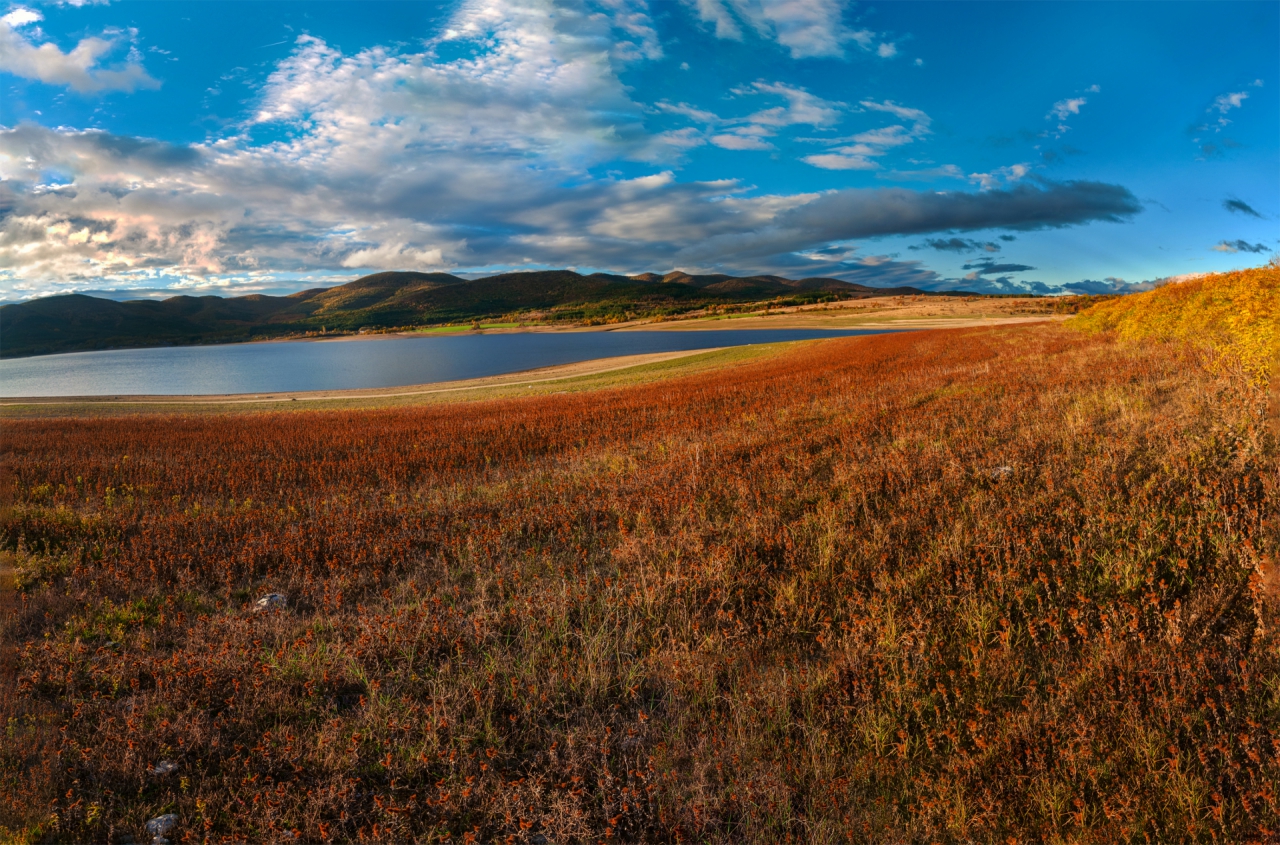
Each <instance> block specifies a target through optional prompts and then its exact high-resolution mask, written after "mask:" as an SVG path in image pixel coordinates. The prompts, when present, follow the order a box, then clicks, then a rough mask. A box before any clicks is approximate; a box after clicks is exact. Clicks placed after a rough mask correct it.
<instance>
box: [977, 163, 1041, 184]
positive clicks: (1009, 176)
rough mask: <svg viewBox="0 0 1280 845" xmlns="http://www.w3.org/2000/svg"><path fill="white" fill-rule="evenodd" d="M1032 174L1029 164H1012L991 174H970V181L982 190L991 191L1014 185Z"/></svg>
mask: <svg viewBox="0 0 1280 845" xmlns="http://www.w3.org/2000/svg"><path fill="white" fill-rule="evenodd" d="M1030 172H1031V165H1029V164H1011V165H1009V166H1008V167H998V168H996V169H995V170H992V171H991V172H990V173H970V174H969V181H970V182H973V183H975V184H976V185H978V187H979V188H980V189H981V190H984V191H990V190H994V189H995V188H998V187H1000V186H1001V185H1012V184H1013V183H1015V182H1017V181H1018V180H1020V179H1021V178H1022V177H1023V176H1026V175H1027V174H1028V173H1030Z"/></svg>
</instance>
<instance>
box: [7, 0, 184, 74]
mask: <svg viewBox="0 0 1280 845" xmlns="http://www.w3.org/2000/svg"><path fill="white" fill-rule="evenodd" d="M38 20H41V16H40V15H39V13H37V12H33V11H31V10H30V9H26V8H22V7H19V8H17V9H14V10H13V11H12V12H10V13H9V14H7V15H5V16H4V18H0V71H4V72H8V73H11V74H13V75H14V76H20V77H22V78H24V79H34V80H37V81H39V82H44V83H46V84H49V85H65V86H66V87H68V88H70V89H71V90H73V91H77V92H79V93H81V94H93V93H98V92H101V91H130V92H131V91H136V90H138V89H139V88H159V87H160V83H159V82H157V81H156V80H155V79H153V78H152V77H151V76H150V75H148V74H147V71H146V70H145V69H144V68H143V67H142V62H141V57H140V55H139V54H138V53H137V51H136V50H130V51H129V54H128V57H127V59H126V61H125V62H124V63H123V64H119V65H116V66H115V67H104V66H103V65H102V61H103V59H105V58H106V57H107V56H108V55H109V54H111V53H112V52H113V51H115V50H117V48H119V47H120V46H121V44H120V39H119V38H117V37H112V38H98V37H96V36H91V37H88V38H83V39H81V40H80V42H79V43H78V44H76V46H75V47H73V48H72V49H71V51H70V52H68V53H64V52H62V50H61V49H60V48H59V47H58V45H57V44H54V43H53V42H52V41H46V42H44V43H42V44H36V43H33V42H32V41H31V40H29V39H28V38H27V37H26V36H25V35H24V34H23V33H22V32H20V31H19V30H20V29H21V28H22V27H24V26H26V25H27V24H30V23H34V22H35V21H38Z"/></svg>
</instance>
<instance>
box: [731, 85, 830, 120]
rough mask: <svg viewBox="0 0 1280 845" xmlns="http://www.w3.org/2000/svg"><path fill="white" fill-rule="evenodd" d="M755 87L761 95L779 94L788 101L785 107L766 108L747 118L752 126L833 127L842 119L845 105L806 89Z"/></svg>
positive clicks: (778, 86) (786, 86)
mask: <svg viewBox="0 0 1280 845" xmlns="http://www.w3.org/2000/svg"><path fill="white" fill-rule="evenodd" d="M751 87H752V88H754V89H755V90H756V91H758V92H759V93H761V94H776V95H777V96H780V97H785V98H786V100H787V104H786V105H785V106H776V107H774V108H771V109H764V110H763V111H758V112H756V113H755V114H753V115H751V116H750V117H748V118H747V120H748V121H749V122H751V123H755V124H759V125H761V126H794V125H797V124H806V125H808V126H831V125H833V124H835V123H838V122H839V120H840V109H841V106H842V105H843V103H837V102H833V101H831V100H824V99H822V98H821V97H818V96H815V95H813V94H810V93H809V92H808V91H806V90H805V89H803V88H797V87H795V86H793V85H787V84H786V83H784V82H774V83H768V82H755V83H753V84H752V86H751Z"/></svg>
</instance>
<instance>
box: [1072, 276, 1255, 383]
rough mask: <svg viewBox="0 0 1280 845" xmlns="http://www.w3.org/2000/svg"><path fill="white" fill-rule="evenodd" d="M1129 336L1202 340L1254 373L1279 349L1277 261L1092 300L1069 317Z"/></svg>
mask: <svg viewBox="0 0 1280 845" xmlns="http://www.w3.org/2000/svg"><path fill="white" fill-rule="evenodd" d="M1070 323H1071V324H1072V325H1075V326H1078V327H1080V328H1084V329H1088V330H1093V331H1114V332H1116V333H1117V334H1118V335H1119V336H1120V337H1122V338H1126V339H1129V340H1136V339H1139V338H1156V339H1161V340H1185V341H1190V342H1192V343H1196V344H1201V345H1208V346H1211V347H1212V348H1214V349H1215V350H1217V351H1219V352H1221V353H1223V354H1225V355H1228V356H1231V357H1233V358H1236V359H1238V360H1240V361H1241V362H1243V363H1244V365H1245V366H1246V367H1247V368H1248V369H1249V370H1250V372H1252V373H1253V374H1254V375H1255V376H1258V377H1263V376H1266V375H1267V374H1268V373H1270V371H1271V367H1272V362H1274V361H1275V359H1276V357H1277V356H1278V355H1280V263H1277V262H1272V264H1271V265H1269V266H1267V267H1259V268H1257V269H1253V270H1240V271H1237V272H1234V273H1217V274H1214V275H1211V276H1202V277H1201V278H1199V279H1193V280H1191V281H1188V282H1179V283H1176V284H1168V285H1165V286H1164V287H1160V288H1156V289H1155V290H1153V291H1149V292H1148V293H1140V294H1133V295H1130V296H1125V297H1121V298H1119V299H1113V300H1109V301H1107V302H1103V303H1100V304H1098V305H1095V306H1093V307H1092V308H1089V309H1087V310H1085V311H1083V312H1081V313H1080V314H1079V315H1077V316H1076V317H1074V318H1072V320H1071V321H1070Z"/></svg>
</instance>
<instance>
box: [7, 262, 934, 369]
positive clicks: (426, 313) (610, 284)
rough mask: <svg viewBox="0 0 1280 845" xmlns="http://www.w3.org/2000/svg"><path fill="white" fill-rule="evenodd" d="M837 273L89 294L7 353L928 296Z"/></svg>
mask: <svg viewBox="0 0 1280 845" xmlns="http://www.w3.org/2000/svg"><path fill="white" fill-rule="evenodd" d="M923 293H924V291H920V290H916V289H915V288H871V287H867V286H865V285H858V284H851V283H849V282H842V281H840V280H838V279H801V280H799V281H794V280H791V279H784V278H782V277H780V276H749V277H746V278H736V277H733V276H722V275H711V276H691V275H689V274H687V273H683V272H679V271H677V272H673V273H668V274H667V275H666V276H658V275H657V274H654V273H645V274H643V275H640V276H634V277H628V276H614V275H609V274H605V273H595V274H592V275H590V276H583V275H580V274H578V273H574V272H572V271H570V270H549V271H541V272H530V273H503V274H500V275H497V276H488V277H485V278H480V279H473V280H467V279H462V278H459V277H458V276H452V275H450V274H448V273H409V272H392V273H375V274H374V275H371V276H365V277H363V278H360V279H357V280H355V281H353V282H349V283H347V284H345V285H339V286H338V287H334V288H327V289H314V290H306V291H301V292H299V293H295V294H292V295H290V296H262V295H252V296H239V297H231V298H223V297H218V296H199V297H195V296H175V297H172V298H170V299H165V300H132V301H128V302H115V301H112V300H108V299H98V298H95V297H90V296H84V295H82V294H71V295H68V296H53V297H48V298H44V299H37V300H32V301H31V302H24V303H19V304H14V305H6V306H4V307H2V308H0V357H5V358H14V357H21V356H26V355H43V354H48V353H52V352H71V351H76V350H86V349H107V348H120V347H142V346H166V345H173V344H198V343H225V342H231V341H245V340H254V339H260V338H268V337H281V336H285V335H302V334H307V333H311V332H347V331H354V330H356V329H360V328H392V327H399V326H406V327H407V326H427V325H439V324H445V323H458V322H469V321H472V320H483V319H494V318H499V317H507V318H513V319H514V318H518V319H522V320H529V321H532V322H541V321H620V320H624V319H632V318H636V317H647V316H656V315H663V316H665V315H670V314H678V313H684V312H687V311H691V310H695V309H697V308H703V307H707V306H709V305H723V304H726V303H746V302H754V301H760V300H765V299H768V300H776V299H778V298H779V297H782V298H784V299H785V302H786V303H788V304H802V303H805V302H817V301H821V300H823V299H831V298H842V299H848V298H859V297H870V296H901V295H906V294H912V295H916V294H923Z"/></svg>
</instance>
